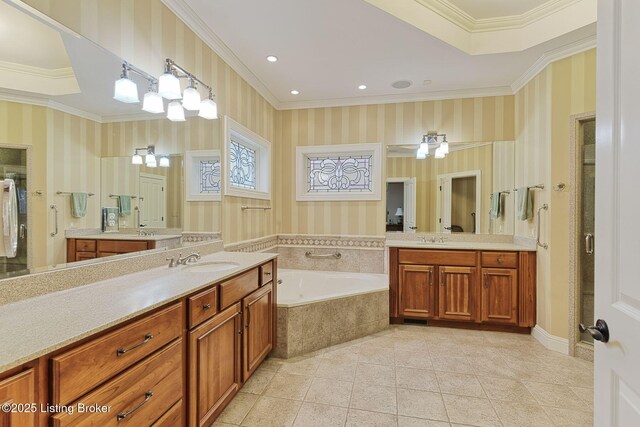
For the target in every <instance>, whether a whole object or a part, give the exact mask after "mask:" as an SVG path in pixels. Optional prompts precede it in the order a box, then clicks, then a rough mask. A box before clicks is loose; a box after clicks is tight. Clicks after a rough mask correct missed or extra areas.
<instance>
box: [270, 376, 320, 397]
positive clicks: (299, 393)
mask: <svg viewBox="0 0 640 427" xmlns="http://www.w3.org/2000/svg"><path fill="white" fill-rule="evenodd" d="M312 380H313V378H312V377H307V376H304V375H296V374H290V373H287V372H278V373H277V374H275V376H274V377H273V379H272V380H271V382H270V383H269V385H268V386H267V388H266V389H265V391H264V395H265V396H270V397H279V398H281V399H292V400H303V399H304V396H305V395H306V394H307V391H308V390H309V387H310V386H311V381H312Z"/></svg>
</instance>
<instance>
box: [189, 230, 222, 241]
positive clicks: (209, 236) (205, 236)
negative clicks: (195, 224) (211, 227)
mask: <svg viewBox="0 0 640 427" xmlns="http://www.w3.org/2000/svg"><path fill="white" fill-rule="evenodd" d="M221 238H222V233H219V232H215V233H210V232H199V231H183V232H182V242H183V243H199V242H211V241H213V240H220V239H221Z"/></svg>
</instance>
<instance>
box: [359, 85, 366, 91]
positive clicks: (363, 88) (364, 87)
mask: <svg viewBox="0 0 640 427" xmlns="http://www.w3.org/2000/svg"><path fill="white" fill-rule="evenodd" d="M366 88H367V85H360V86H358V89H360V90H365V89H366Z"/></svg>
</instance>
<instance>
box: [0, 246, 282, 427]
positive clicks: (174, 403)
mask: <svg viewBox="0 0 640 427" xmlns="http://www.w3.org/2000/svg"><path fill="white" fill-rule="evenodd" d="M276 263H277V261H276V259H275V255H271V254H235V253H218V254H214V255H210V256H209V257H205V258H204V259H203V260H202V261H201V262H199V263H197V264H192V265H187V266H182V267H176V268H167V267H162V268H156V269H153V270H146V271H144V272H141V273H135V274H132V275H128V276H122V277H120V278H116V279H111V280H109V281H105V282H102V283H96V284H94V285H88V286H83V287H80V288H75V289H72V290H69V291H68V292H62V293H60V292H57V293H53V294H50V295H43V296H41V297H39V299H40V300H41V301H42V302H43V303H45V302H46V303H48V304H50V305H49V306H48V308H46V307H45V305H41V306H40V307H38V308H35V309H34V311H33V313H32V316H31V317H30V319H31V320H25V321H24V322H23V323H24V324H23V325H22V327H21V328H22V329H24V331H23V332H25V331H27V330H29V331H31V334H32V335H33V338H28V336H29V333H27V334H26V335H25V336H23V338H20V339H18V334H20V333H21V332H20V331H17V330H16V329H21V328H11V330H12V331H13V332H11V331H9V330H8V329H7V328H8V327H2V328H0V329H2V330H3V332H7V334H9V335H12V334H15V337H13V338H11V337H9V338H7V339H10V340H12V341H13V342H14V345H12V346H10V347H7V350H8V351H7V352H6V353H5V352H4V350H3V353H5V354H2V357H0V372H2V373H0V404H8V405H12V404H15V405H18V404H20V405H22V404H24V403H29V404H31V403H33V405H36V406H37V409H38V410H37V411H36V412H35V413H34V412H33V411H30V410H28V409H29V408H27V411H26V412H25V411H23V410H21V411H18V409H19V408H18V407H16V411H14V412H2V413H0V425H2V426H23V425H24V426H38V425H40V426H48V425H52V426H56V427H58V426H71V425H78V424H82V425H85V424H86V425H132V426H141V425H153V426H180V425H189V426H201V425H211V424H213V421H214V420H215V419H216V417H217V416H218V415H219V414H220V413H221V412H222V410H223V409H224V408H225V406H226V405H227V404H228V403H229V402H230V401H231V400H232V399H233V397H234V396H235V395H236V393H237V392H238V391H239V390H240V389H241V387H242V386H243V384H244V383H245V382H246V381H247V380H248V379H249V378H250V377H251V375H252V374H253V373H254V372H255V370H256V369H257V368H258V367H259V366H260V364H261V362H262V361H263V360H264V359H265V357H266V356H267V355H268V354H269V353H270V352H271V350H272V349H273V348H274V347H275V339H276V338H275V337H276V333H275V330H276V309H275V307H276V287H277V277H276V272H277V267H276ZM192 266H197V267H198V269H193V268H191V269H190V267H192ZM207 266H210V267H211V272H209V273H207V272H206V271H205V270H206V269H207ZM221 266H222V267H225V268H226V267H227V266H235V267H233V268H230V269H227V271H223V272H221V271H216V269H217V268H218V267H221ZM201 267H202V268H201ZM212 278H213V279H212ZM125 282H126V283H125ZM127 288H129V290H128V291H127ZM62 294H64V295H62ZM87 298H89V299H90V300H87ZM83 300H84V302H83ZM23 304H24V303H23V302H18V303H16V304H11V305H7V306H4V307H2V309H3V312H2V315H3V316H4V317H3V318H5V319H8V320H9V321H10V323H13V321H16V320H18V319H20V318H23V316H24V314H21V313H23V312H24V309H23V307H22V306H21V305H23ZM83 305H84V306H86V307H83ZM141 308H142V309H141ZM141 311H143V313H142V314H140V312H141ZM64 313H73V317H74V318H75V317H76V316H80V317H81V321H79V322H75V323H74V322H73V321H71V320H69V318H67V319H66V321H65V323H61V322H62V321H63V318H64V317H65V316H68V314H66V315H65V314H64ZM25 319H26V318H25ZM56 322H58V323H57V324H59V325H64V330H61V329H58V328H57V327H56V326H55V324H56ZM5 329H7V330H6V331H5ZM45 335H46V336H45ZM28 359H30V360H28ZM83 405H86V406H83ZM69 406H73V407H74V411H73V412H71V411H67V410H66V408H68V407H69ZM42 408H45V412H42ZM80 408H85V409H86V411H90V412H82V411H81V410H80ZM22 409H23V408H22Z"/></svg>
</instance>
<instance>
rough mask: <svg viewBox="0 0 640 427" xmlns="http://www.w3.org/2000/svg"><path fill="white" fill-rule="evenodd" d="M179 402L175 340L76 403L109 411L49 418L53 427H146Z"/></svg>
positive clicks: (179, 374)
mask: <svg viewBox="0 0 640 427" xmlns="http://www.w3.org/2000/svg"><path fill="white" fill-rule="evenodd" d="M181 398H182V340H177V341H175V342H174V343H173V344H171V345H170V346H168V347H167V348H165V349H163V350H162V351H160V352H158V353H157V354H154V355H153V356H151V357H150V358H148V359H146V360H145V361H143V362H140V363H139V364H137V365H136V366H135V367H133V368H132V369H130V370H128V371H126V372H125V373H123V374H121V375H119V376H117V377H116V378H114V379H113V380H111V381H109V382H108V383H106V384H104V385H103V386H101V387H99V388H97V389H96V390H94V391H93V392H91V393H90V394H88V395H87V396H84V397H83V398H82V399H81V400H80V402H79V403H83V404H86V405H93V404H97V405H100V406H110V407H111V408H110V410H109V411H106V412H104V413H103V412H94V413H87V412H85V413H82V412H81V411H74V413H73V414H68V413H67V412H61V413H58V414H56V415H55V416H53V417H52V419H53V425H54V426H55V427H64V426H75V425H96V426H116V425H117V426H136V427H137V426H148V425H151V424H153V423H154V422H155V421H157V420H158V419H159V418H161V417H162V416H163V414H165V413H166V412H167V411H168V410H170V409H173V407H174V405H175V404H176V402H178V401H179V400H180V399H181ZM136 408H137V409H136ZM178 420H180V418H179V417H178ZM173 425H180V422H179V423H178V424H173Z"/></svg>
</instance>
